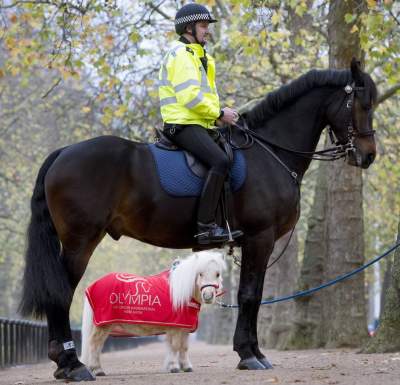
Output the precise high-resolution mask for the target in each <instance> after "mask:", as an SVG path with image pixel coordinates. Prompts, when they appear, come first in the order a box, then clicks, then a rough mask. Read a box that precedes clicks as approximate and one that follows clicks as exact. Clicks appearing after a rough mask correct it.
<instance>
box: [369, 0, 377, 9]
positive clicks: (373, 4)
mask: <svg viewBox="0 0 400 385" xmlns="http://www.w3.org/2000/svg"><path fill="white" fill-rule="evenodd" d="M367 4H368V7H369V8H375V7H376V0H367Z"/></svg>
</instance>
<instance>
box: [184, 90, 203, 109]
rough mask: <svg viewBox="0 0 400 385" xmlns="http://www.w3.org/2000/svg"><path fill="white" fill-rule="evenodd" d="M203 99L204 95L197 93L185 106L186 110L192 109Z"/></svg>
mask: <svg viewBox="0 0 400 385" xmlns="http://www.w3.org/2000/svg"><path fill="white" fill-rule="evenodd" d="M203 99H204V95H203V93H202V92H199V94H198V95H197V96H196V97H195V98H194V99H193V100H192V101H191V102H189V103H187V104H185V107H186V108H189V109H190V108H193V107H194V106H196V105H197V104H199V103H200V102H201V101H202V100H203Z"/></svg>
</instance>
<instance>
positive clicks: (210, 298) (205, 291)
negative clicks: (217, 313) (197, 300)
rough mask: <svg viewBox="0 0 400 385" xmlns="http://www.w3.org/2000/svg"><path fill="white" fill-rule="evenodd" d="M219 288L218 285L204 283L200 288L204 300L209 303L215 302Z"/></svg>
mask: <svg viewBox="0 0 400 385" xmlns="http://www.w3.org/2000/svg"><path fill="white" fill-rule="evenodd" d="M217 289H218V285H214V284H209V285H203V286H202V287H201V289H200V291H201V299H202V301H203V302H204V303H207V304H210V303H214V301H215V298H216V291H217Z"/></svg>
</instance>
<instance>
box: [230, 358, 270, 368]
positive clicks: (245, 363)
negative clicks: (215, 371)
mask: <svg viewBox="0 0 400 385" xmlns="http://www.w3.org/2000/svg"><path fill="white" fill-rule="evenodd" d="M237 369H239V370H265V369H266V367H265V366H264V365H263V364H262V363H261V362H260V361H258V360H257V358H256V357H250V358H246V359H244V360H240V362H239V364H238V366H237Z"/></svg>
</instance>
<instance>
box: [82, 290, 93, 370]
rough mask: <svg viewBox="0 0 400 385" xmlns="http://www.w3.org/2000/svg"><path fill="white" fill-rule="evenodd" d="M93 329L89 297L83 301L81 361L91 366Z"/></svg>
mask: <svg viewBox="0 0 400 385" xmlns="http://www.w3.org/2000/svg"><path fill="white" fill-rule="evenodd" d="M92 329H93V310H92V307H91V306H90V304H89V301H88V299H87V297H86V296H85V300H84V301H83V311H82V350H81V352H82V353H81V361H82V362H83V363H84V364H85V365H88V364H89V352H90V347H89V337H90V335H91V334H92Z"/></svg>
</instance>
